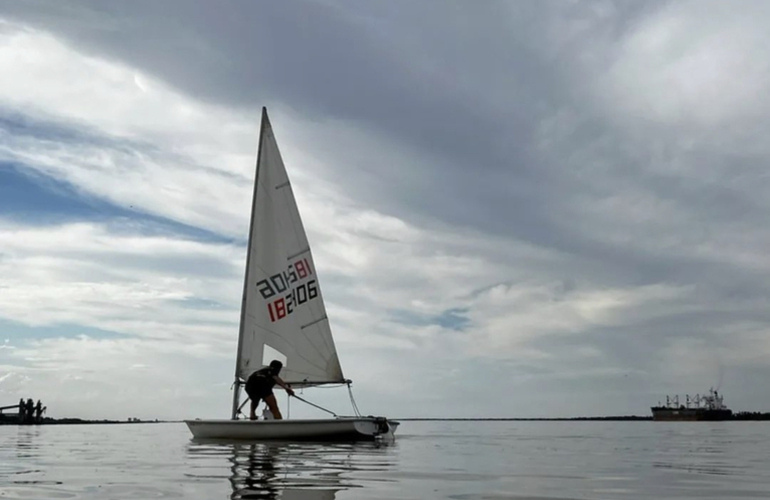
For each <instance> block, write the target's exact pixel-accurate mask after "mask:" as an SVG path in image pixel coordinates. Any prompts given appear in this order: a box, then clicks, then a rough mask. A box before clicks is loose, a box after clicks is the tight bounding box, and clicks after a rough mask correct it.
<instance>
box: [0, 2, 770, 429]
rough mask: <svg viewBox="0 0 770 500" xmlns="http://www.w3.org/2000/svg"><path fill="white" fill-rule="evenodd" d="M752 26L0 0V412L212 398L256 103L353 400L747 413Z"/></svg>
mask: <svg viewBox="0 0 770 500" xmlns="http://www.w3.org/2000/svg"><path fill="white" fill-rule="evenodd" d="M768 25H770V3H768V2H765V1H762V0H758V1H738V0H733V1H730V2H725V1H718V2H712V1H707V0H697V1H671V2H667V1H645V2H638V1H628V2H626V1H570V2H568V1H556V0H554V1H544V0H532V1H508V2H492V1H485V2H475V1H473V2H471V1H465V2H459V1H458V2H453V1H448V0H446V1H445V0H441V1H435V2H434V1H427V0H421V1H419V2H406V1H370V2H358V1H330V0H329V1H327V0H308V1H294V0H290V1H281V2H268V1H264V2H244V1H238V2H236V1H232V2H230V1H218V2H203V1H199V2H188V1H182V0H164V1H163V2H157V1H155V0H142V1H131V2H128V1H126V2H120V3H118V2H102V1H96V0H94V1H88V0H83V1H77V2H75V1H69V0H51V1H35V0H29V1H15V0H13V1H9V0H0V75H1V76H0V405H1V404H12V403H14V402H16V401H18V398H19V397H24V398H27V397H32V398H35V399H38V398H40V399H42V400H43V402H44V404H47V406H48V408H49V414H50V416H55V417H63V416H80V417H86V418H121V419H122V418H127V417H129V416H135V417H142V418H163V419H166V418H174V419H176V418H203V417H222V418H225V417H228V416H229V411H230V406H229V405H230V398H231V390H230V386H231V384H232V379H233V372H234V364H235V348H236V342H237V331H238V321H239V303H240V295H241V291H242V286H243V285H242V280H243V268H244V261H245V244H246V240H247V237H248V220H249V208H250V203H251V190H252V183H253V177H254V164H255V155H256V149H257V140H258V132H259V116H260V114H259V113H260V108H261V106H266V107H267V108H268V112H269V113H270V118H271V121H272V124H273V128H274V130H275V134H276V138H277V140H278V143H279V147H280V148H281V152H282V154H283V157H284V161H285V163H286V166H287V169H288V172H289V175H290V177H291V179H292V182H293V184H294V191H295V194H296V196H297V201H298V204H299V207H300V211H301V213H302V217H303V220H304V223H305V226H306V229H307V231H308V236H309V239H310V242H311V245H312V248H313V251H314V255H315V260H316V265H317V268H318V273H319V277H320V279H321V285H322V287H323V290H324V295H325V299H326V305H327V309H328V312H329V316H330V321H331V326H332V331H333V334H334V338H335V341H336V343H337V348H338V351H339V355H340V359H341V363H342V367H343V370H344V372H345V375H346V376H347V377H348V378H351V379H353V382H354V384H353V387H354V391H355V394H356V397H357V400H358V405H359V407H360V408H361V410H362V411H363V412H365V413H367V414H382V415H387V416H393V417H407V416H458V417H468V416H520V417H531V416H573V415H607V414H637V415H648V414H649V407H650V406H651V405H654V404H656V403H657V402H658V401H659V400H661V399H665V396H666V394H675V393H679V394H682V395H683V394H685V393H690V394H695V393H696V392H700V393H703V392H705V391H707V390H708V389H709V387H711V386H714V387H719V388H720V389H721V390H722V391H723V392H724V394H725V401H726V403H727V404H728V405H729V406H731V407H732V408H733V409H735V410H770V384H768V383H767V381H768V378H769V377H770V257H768V249H769V248H770V196H768V192H770V175H768V174H770V170H769V169H768V166H769V165H768V159H770V141H768V139H767V137H768V135H769V134H770V119H769V118H768V116H770V92H768V89H769V88H770V31H768V30H767V26H768ZM304 396H305V397H306V398H307V399H309V400H311V401H315V402H318V403H322V404H324V405H327V406H330V407H332V408H333V409H335V410H336V411H338V412H340V413H347V414H350V413H351V411H352V410H350V405H349V402H348V401H347V394H346V392H345V391H344V390H339V389H338V390H331V389H315V390H306V391H305V394H304ZM279 403H280V404H281V405H283V406H284V407H285V406H286V399H285V397H284V396H283V395H280V396H279ZM301 405H302V403H300V402H293V403H292V405H291V414H292V415H293V416H320V414H319V413H318V412H317V411H316V410H314V409H312V408H307V407H302V406H301Z"/></svg>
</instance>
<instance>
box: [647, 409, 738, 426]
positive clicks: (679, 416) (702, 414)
mask: <svg viewBox="0 0 770 500" xmlns="http://www.w3.org/2000/svg"><path fill="white" fill-rule="evenodd" d="M732 416H733V412H732V411H731V410H728V409H723V410H708V409H704V408H666V407H653V408H652V419H653V420H656V421H661V422H697V421H708V422H718V421H722V420H730V419H731V418H732Z"/></svg>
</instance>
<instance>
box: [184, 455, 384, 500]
mask: <svg viewBox="0 0 770 500" xmlns="http://www.w3.org/2000/svg"><path fill="white" fill-rule="evenodd" d="M389 446H391V445H389V444H382V443H350V444H328V443H275V442H270V443H242V442H240V443H237V442H230V443H222V442H221V441H220V442H216V443H214V442H206V441H202V440H193V441H191V443H190V445H189V448H188V452H189V456H190V457H191V458H205V459H206V460H205V468H206V469H209V470H210V471H211V472H214V471H215V472H214V473H213V474H211V473H206V474H201V476H199V477H207V478H212V477H221V471H222V467H223V466H224V463H222V462H220V461H219V460H217V462H219V463H216V464H215V463H212V462H211V459H212V458H215V457H216V458H222V459H226V460H227V461H228V462H229V475H228V476H227V479H228V481H229V483H230V488H231V495H230V498H231V499H233V500H252V499H283V500H332V499H334V498H336V495H337V492H338V491H340V490H349V489H355V488H361V487H363V484H358V483H357V482H356V479H355V476H356V475H357V474H359V475H360V474H363V475H364V476H370V475H371V474H377V473H379V472H383V471H387V470H388V469H390V468H392V466H393V463H394V461H395V454H394V453H391V452H390V451H389V450H388V447H389ZM199 468H200V467H199ZM211 469H213V471H212V470H211ZM362 479H364V478H363V477H362Z"/></svg>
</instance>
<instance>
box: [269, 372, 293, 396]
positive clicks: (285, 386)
mask: <svg viewBox="0 0 770 500" xmlns="http://www.w3.org/2000/svg"><path fill="white" fill-rule="evenodd" d="M273 378H275V383H276V384H278V385H280V386H281V387H283V388H284V389H285V390H286V392H288V393H289V396H294V390H293V389H292V388H291V387H290V386H289V384H287V383H286V382H284V381H283V380H281V377H279V376H278V375H275V376H274V377H273Z"/></svg>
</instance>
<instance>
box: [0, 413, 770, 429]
mask: <svg viewBox="0 0 770 500" xmlns="http://www.w3.org/2000/svg"><path fill="white" fill-rule="evenodd" d="M391 420H395V421H398V422H651V421H653V418H652V416H640V415H611V416H605V417H486V418H485V417H475V418H471V417H444V418H441V417H405V418H391ZM767 420H770V413H765V412H739V413H735V414H733V415H732V417H730V418H728V419H725V420H723V421H724V422H726V421H767ZM181 422H183V420H158V419H155V420H109V419H100V420H87V419H82V418H50V417H47V418H45V419H43V421H42V422H39V423H35V424H20V423H19V422H18V421H16V419H15V418H0V426H1V425H95V424H96V425H115V424H124V425H125V424H168V423H181Z"/></svg>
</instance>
